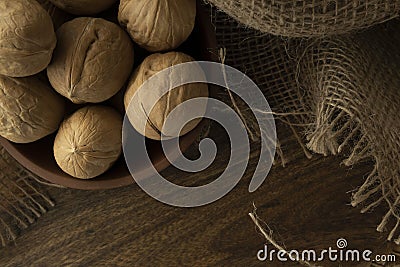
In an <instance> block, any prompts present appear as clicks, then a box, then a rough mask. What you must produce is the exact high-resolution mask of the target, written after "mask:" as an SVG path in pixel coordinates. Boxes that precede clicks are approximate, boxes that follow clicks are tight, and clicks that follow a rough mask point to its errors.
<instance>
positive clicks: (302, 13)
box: [208, 0, 400, 37]
mask: <svg viewBox="0 0 400 267" xmlns="http://www.w3.org/2000/svg"><path fill="white" fill-rule="evenodd" d="M208 1H209V2H211V3H213V4H215V6H217V7H219V8H220V9H221V10H223V11H225V12H226V13H227V14H228V15H230V16H232V17H233V18H235V19H236V20H237V21H239V22H241V23H243V24H244V25H247V26H250V27H252V28H254V29H256V30H260V31H261V32H266V33H272V34H276V35H281V36H288V37H311V36H322V35H332V34H343V33H348V32H351V31H354V30H360V29H363V28H365V27H369V26H371V25H374V24H376V23H381V22H383V21H386V20H389V19H391V18H393V17H396V16H398V12H399V10H400V1H399V0H335V1H334V0H208Z"/></svg>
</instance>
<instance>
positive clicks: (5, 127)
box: [0, 75, 64, 143]
mask: <svg viewBox="0 0 400 267" xmlns="http://www.w3.org/2000/svg"><path fill="white" fill-rule="evenodd" d="M63 116H64V101H63V99H62V97H60V96H59V95H57V94H56V93H55V92H54V91H53V89H52V88H50V86H48V85H46V84H45V83H44V82H42V81H40V80H39V79H37V78H36V77H34V76H32V77H27V78H11V77H7V76H4V75H0V122H1V124H0V135H1V136H3V137H4V138H6V139H8V140H10V141H12V142H15V143H30V142H34V141H37V140H39V139H41V138H43V137H45V136H47V135H49V134H51V133H53V132H55V131H56V130H57V129H58V126H59V124H60V122H61V121H62V119H63Z"/></svg>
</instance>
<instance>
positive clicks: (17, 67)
mask: <svg viewBox="0 0 400 267" xmlns="http://www.w3.org/2000/svg"><path fill="white" fill-rule="evenodd" d="M56 42H57V40H56V35H55V33H54V28H53V22H52V20H51V17H50V15H49V14H48V13H47V12H46V11H45V10H44V9H43V8H42V7H41V6H40V4H39V3H38V2H37V1H35V0H12V1H0V74H3V75H7V76H11V77H26V76H31V75H34V74H37V73H39V72H41V71H42V70H44V69H45V68H46V67H47V65H48V64H49V63H50V60H51V56H52V53H53V50H54V47H55V46H56Z"/></svg>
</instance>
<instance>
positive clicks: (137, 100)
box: [124, 52, 208, 140]
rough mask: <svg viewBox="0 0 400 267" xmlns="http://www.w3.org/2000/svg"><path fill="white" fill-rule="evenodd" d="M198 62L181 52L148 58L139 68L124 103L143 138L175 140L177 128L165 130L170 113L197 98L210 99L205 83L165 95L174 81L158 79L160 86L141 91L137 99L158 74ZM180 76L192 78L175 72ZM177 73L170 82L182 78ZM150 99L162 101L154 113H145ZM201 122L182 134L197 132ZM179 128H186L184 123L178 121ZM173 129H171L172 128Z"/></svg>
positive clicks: (174, 90) (189, 125)
mask: <svg viewBox="0 0 400 267" xmlns="http://www.w3.org/2000/svg"><path fill="white" fill-rule="evenodd" d="M193 60H194V59H193V58H192V57H190V56H188V55H186V54H184V53H180V52H169V53H166V54H153V55H151V56H149V57H147V58H146V59H145V60H144V61H143V63H142V64H141V65H140V66H139V68H138V69H137V70H136V71H135V73H134V74H133V76H132V79H131V81H130V83H129V85H128V89H127V91H126V93H125V97H124V104H125V109H126V112H127V115H128V118H129V121H130V122H131V124H132V126H133V127H134V128H135V129H136V130H137V131H138V132H139V133H140V134H142V135H144V136H146V137H148V138H150V139H154V140H160V139H161V133H163V134H164V135H166V136H164V138H166V139H168V138H175V137H178V136H171V134H170V132H171V131H170V130H171V129H172V128H174V127H175V126H168V127H166V128H164V129H163V126H164V122H165V119H166V118H167V117H168V115H169V114H170V112H171V111H172V110H173V109H174V108H175V107H177V106H178V105H180V104H181V103H183V102H185V101H187V100H190V99H193V98H197V97H208V86H207V84H204V83H191V84H186V85H183V86H179V87H177V88H174V89H173V90H171V91H169V92H168V93H167V94H163V93H162V92H163V90H162V89H164V88H168V87H169V84H170V81H169V80H168V79H167V80H161V79H157V81H156V82H157V86H155V87H152V88H151V90H140V93H139V94H138V95H137V96H136V97H134V96H135V94H136V92H138V89H139V88H140V87H141V86H142V84H143V83H144V82H146V81H147V80H148V79H149V78H150V77H152V76H153V75H154V74H157V73H158V72H159V71H162V70H164V69H166V68H169V67H171V66H174V65H177V64H181V63H185V62H191V61H193ZM175 74H177V75H179V76H180V75H190V74H189V73H186V74H182V73H175ZM174 76H175V75H174V74H171V75H170V79H179V78H180V77H174ZM149 99H159V100H158V101H157V102H156V104H155V105H154V107H153V109H152V110H145V109H146V105H144V104H143V103H145V102H146V101H149ZM196 108H200V109H201V112H203V114H204V113H205V110H206V106H199V107H196ZM200 121H201V119H195V120H192V121H190V122H189V123H187V124H186V125H185V126H184V127H183V129H182V131H181V132H180V135H181V136H182V135H185V134H186V133H188V132H190V131H191V130H193V129H194V128H195V127H196V126H197V124H198V123H199V122H200ZM174 124H176V126H178V127H179V126H181V125H184V122H183V121H176V123H174ZM168 128H169V129H168Z"/></svg>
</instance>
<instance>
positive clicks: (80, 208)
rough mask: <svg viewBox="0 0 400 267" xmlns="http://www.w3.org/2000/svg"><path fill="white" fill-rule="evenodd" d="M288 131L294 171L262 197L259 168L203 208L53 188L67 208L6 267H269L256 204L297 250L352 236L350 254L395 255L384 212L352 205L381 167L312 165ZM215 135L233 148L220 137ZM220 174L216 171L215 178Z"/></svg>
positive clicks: (38, 229) (271, 182)
mask: <svg viewBox="0 0 400 267" xmlns="http://www.w3.org/2000/svg"><path fill="white" fill-rule="evenodd" d="M281 134H282V135H281V136H283V140H281V141H282V143H283V149H284V151H285V152H286V155H287V157H289V158H290V159H291V162H290V163H289V164H288V165H287V167H286V168H283V167H281V166H275V167H274V168H273V170H272V172H271V173H270V175H269V177H268V180H267V181H266V182H265V183H264V184H263V185H262V187H261V188H260V189H259V190H258V191H256V192H255V193H252V194H250V193H248V191H247V188H248V183H249V177H250V175H251V172H250V171H251V170H249V172H248V173H247V177H245V178H244V179H242V181H241V182H240V184H239V185H238V186H237V187H236V188H235V189H234V190H233V191H232V192H231V193H230V194H228V195H227V196H226V197H224V198H223V199H221V200H219V201H218V202H216V203H213V204H211V205H208V206H204V207H201V208H193V209H183V208H174V207H170V206H167V205H164V204H162V203H159V202H157V201H156V200H154V199H152V198H151V197H149V196H148V195H146V194H145V193H144V192H143V191H141V190H140V189H139V188H138V187H137V186H135V185H133V186H130V187H126V188H120V189H115V190H110V191H98V192H85V191H75V190H68V189H58V188H48V189H47V190H48V191H49V193H50V195H51V196H52V197H53V199H55V200H56V201H57V207H56V208H55V209H53V210H51V211H50V212H49V213H48V214H47V215H46V216H44V217H43V218H41V219H40V220H39V221H38V222H37V223H35V224H34V225H33V226H32V227H30V228H28V230H26V231H25V232H24V233H23V235H22V236H21V238H19V239H18V240H17V242H16V244H15V245H10V246H9V247H7V248H4V249H3V248H2V249H0V266H225V265H230V266H258V265H260V266H265V265H268V264H267V263H261V262H258V260H257V258H256V253H257V251H258V250H260V249H262V248H263V246H264V243H265V239H264V238H263V237H262V236H261V235H260V233H259V231H257V230H256V228H255V226H254V224H253V223H252V221H251V219H250V218H249V216H248V213H249V212H251V211H252V210H253V203H255V205H256V206H257V208H258V210H257V212H258V215H259V216H260V217H261V218H263V220H264V221H265V222H267V223H268V225H269V226H270V228H271V229H272V230H274V236H275V237H276V239H277V241H279V242H280V244H283V245H285V246H286V247H287V248H288V249H299V250H301V249H312V248H315V249H318V248H319V249H323V248H328V247H329V246H332V247H334V246H335V244H336V240H337V239H338V238H341V237H342V238H346V239H347V240H348V242H349V247H350V248H358V249H366V248H368V249H371V250H373V251H374V252H387V251H391V250H392V249H393V247H392V246H391V245H389V244H388V243H387V242H386V241H385V237H386V234H387V233H384V234H380V233H377V232H376V231H375V227H376V225H377V224H378V223H379V222H380V219H381V217H382V215H383V210H379V209H378V210H376V211H375V212H374V213H370V214H364V215H363V214H360V213H359V209H356V208H352V207H351V206H350V205H349V199H350V196H351V193H350V191H351V190H353V189H355V188H356V187H357V186H359V185H360V184H361V182H362V180H363V177H365V175H366V174H367V173H368V172H369V171H370V170H371V168H372V167H371V164H370V163H366V164H364V165H360V166H357V167H354V168H352V169H349V168H347V167H344V166H342V165H341V164H340V159H337V158H333V157H327V158H324V157H320V156H314V157H313V158H312V159H311V160H308V159H306V158H305V157H304V155H303V153H302V150H301V149H300V148H299V146H298V145H297V143H296V142H295V141H294V140H293V138H291V137H290V136H291V135H289V134H288V130H287V129H286V128H284V127H283V128H282V130H281ZM211 136H214V137H215V138H217V139H220V140H219V141H218V143H223V142H221V138H222V139H223V137H221V135H219V134H218V133H215V132H212V133H211ZM220 149H222V150H221V151H222V155H223V156H224V155H226V154H229V153H224V151H226V149H229V147H224V146H222V147H220ZM221 151H220V152H221ZM255 156H256V154H255V155H253V158H254V157H255ZM221 159H222V158H221ZM221 162H223V161H221ZM220 164H223V163H220ZM217 165H218V164H217ZM216 168H217V167H215V166H214V167H213V169H211V170H209V172H208V173H211V174H213V173H214V174H215V170H216ZM165 175H166V176H167V177H170V179H171V180H173V181H175V182H178V181H180V182H181V183H182V184H193V182H194V184H199V183H200V184H203V183H205V182H209V180H210V179H212V177H214V176H213V175H211V176H210V177H206V176H205V175H204V174H202V175H197V176H189V175H182V174H179V175H177V172H176V171H174V170H172V169H168V170H167V171H166V172H165ZM324 265H329V264H328V263H327V264H324ZM331 265H332V266H338V265H339V264H338V263H335V264H333V263H332V264H331ZM365 265H366V264H360V266H365ZM269 266H279V265H278V263H277V262H273V263H270V264H269ZM284 266H296V264H295V263H292V264H285V265H284ZM341 266H355V264H342V265H341Z"/></svg>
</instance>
